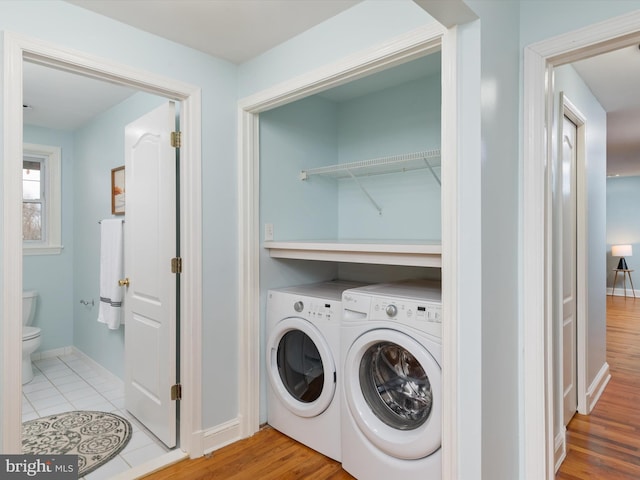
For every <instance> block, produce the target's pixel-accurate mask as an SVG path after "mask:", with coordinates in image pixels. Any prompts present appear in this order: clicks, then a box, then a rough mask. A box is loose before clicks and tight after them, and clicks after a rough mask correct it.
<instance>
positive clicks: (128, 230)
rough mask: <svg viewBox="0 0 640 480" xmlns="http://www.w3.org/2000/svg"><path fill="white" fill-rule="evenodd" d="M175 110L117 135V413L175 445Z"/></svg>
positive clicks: (153, 114)
mask: <svg viewBox="0 0 640 480" xmlns="http://www.w3.org/2000/svg"><path fill="white" fill-rule="evenodd" d="M172 130H175V104H174V103H173V102H169V103H167V104H166V105H163V106H161V107H160V108H157V109H156V110H153V111H152V112H149V113H148V114H146V115H144V116H143V117H141V118H139V119H138V120H136V121H134V122H132V123H130V124H129V125H127V126H126V128H125V150H126V153H125V192H126V206H125V211H126V220H125V228H124V231H125V276H126V277H127V278H128V279H129V286H128V287H127V289H126V294H125V356H126V358H125V364H126V376H125V406H126V409H127V410H128V411H129V412H131V413H132V414H133V415H134V416H135V417H136V418H137V419H138V420H140V421H141V422H142V423H143V424H144V425H145V426H146V427H147V428H148V429H149V430H151V431H152V432H153V433H154V435H156V436H157V437H158V438H159V439H160V440H162V441H163V442H164V443H165V444H166V445H167V446H168V447H174V446H175V445H176V401H174V400H171V386H172V385H173V384H175V383H176V282H177V280H176V275H175V274H173V273H171V258H173V257H175V256H176V152H175V149H174V148H173V147H171V131H172Z"/></svg>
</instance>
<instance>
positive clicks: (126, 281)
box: [118, 278, 129, 287]
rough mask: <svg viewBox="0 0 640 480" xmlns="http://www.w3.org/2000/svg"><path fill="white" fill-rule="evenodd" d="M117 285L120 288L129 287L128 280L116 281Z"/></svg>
mask: <svg viewBox="0 0 640 480" xmlns="http://www.w3.org/2000/svg"><path fill="white" fill-rule="evenodd" d="M118 285H120V286H121V287H128V286H129V279H128V278H125V279H124V280H118Z"/></svg>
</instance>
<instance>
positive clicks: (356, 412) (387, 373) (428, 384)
mask: <svg viewBox="0 0 640 480" xmlns="http://www.w3.org/2000/svg"><path fill="white" fill-rule="evenodd" d="M342 306H343V316H342V328H341V332H342V340H341V358H342V368H343V375H342V380H343V385H342V389H343V400H342V428H341V431H342V467H343V468H344V469H345V470H346V471H348V472H349V473H350V474H351V475H353V476H354V477H356V478H358V479H361V480H388V479H389V478H421V479H425V480H440V478H441V475H442V466H441V449H440V446H441V439H442V426H441V415H442V381H441V366H440V365H441V362H442V346H441V338H442V334H441V327H442V324H441V319H442V302H441V289H440V283H439V282H433V281H406V282H397V283H389V284H378V285H372V286H366V287H362V288H356V289H353V290H347V291H345V292H344V293H343V295H342Z"/></svg>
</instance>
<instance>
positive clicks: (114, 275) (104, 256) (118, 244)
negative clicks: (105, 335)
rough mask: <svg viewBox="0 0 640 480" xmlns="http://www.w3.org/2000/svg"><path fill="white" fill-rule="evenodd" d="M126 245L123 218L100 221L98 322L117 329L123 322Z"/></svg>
mask: <svg viewBox="0 0 640 480" xmlns="http://www.w3.org/2000/svg"><path fill="white" fill-rule="evenodd" d="M123 264H124V246H123V230H122V220H120V219H117V220H116V219H105V220H102V222H100V307H99V309H98V322H101V323H106V324H107V327H109V328H110V329H111V330H116V329H118V328H119V327H120V323H121V322H122V294H123V289H124V288H125V287H121V286H120V285H118V280H120V279H121V278H122V272H123Z"/></svg>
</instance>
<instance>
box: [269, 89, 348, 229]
mask: <svg viewBox="0 0 640 480" xmlns="http://www.w3.org/2000/svg"><path fill="white" fill-rule="evenodd" d="M336 115H337V107H336V105H335V104H334V103H333V102H331V101H329V100H324V99H322V98H319V97H310V98H307V99H303V100H300V101H298V102H294V103H292V104H289V105H285V106H284V107H280V108H277V109H275V110H272V111H270V112H265V113H263V114H262V115H260V215H261V221H262V223H263V224H264V223H272V224H273V226H274V238H275V239H276V240H309V239H318V238H336V236H337V235H338V217H337V216H338V187H337V184H336V182H334V181H326V180H325V179H322V178H317V177H314V178H311V179H310V180H307V181H301V180H300V179H299V174H300V171H301V170H304V169H308V168H314V167H320V166H326V165H331V164H333V163H337V157H338V145H337V135H338V126H337V121H336V119H337V116H336Z"/></svg>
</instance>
